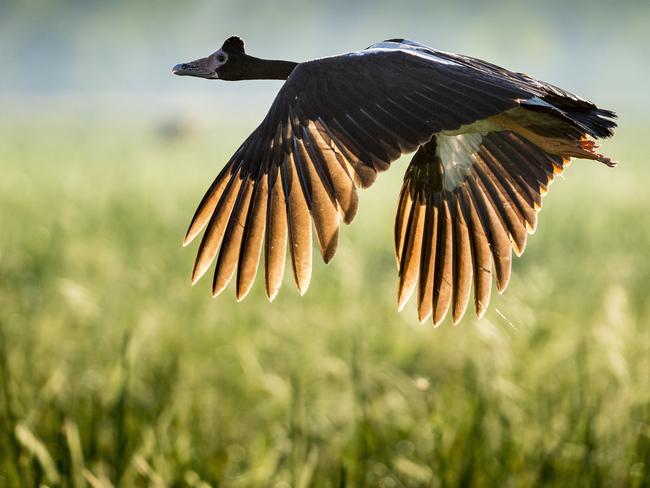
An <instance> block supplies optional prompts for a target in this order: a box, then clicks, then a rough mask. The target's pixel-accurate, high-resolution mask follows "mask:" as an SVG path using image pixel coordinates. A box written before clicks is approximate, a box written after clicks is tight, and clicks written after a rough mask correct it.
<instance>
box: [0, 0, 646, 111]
mask: <svg viewBox="0 0 650 488" xmlns="http://www.w3.org/2000/svg"><path fill="white" fill-rule="evenodd" d="M372 5H373V7H372V8H368V4H364V3H359V4H349V3H346V2H341V1H337V2H329V3H326V4H325V3H304V2H296V1H285V2H280V3H273V4H272V5H271V4H257V3H255V2H250V1H243V2H237V3H223V2H219V3H215V2H209V1H207V0H200V1H192V2H184V3H182V4H177V3H175V2H171V1H164V2H158V3H157V4H156V5H155V8H154V7H152V6H151V4H150V3H149V2H145V1H143V0H138V1H134V2H97V1H91V2H88V1H82V0H61V1H58V2H47V1H45V0H30V1H17V0H10V1H6V2H3V4H2V6H0V44H1V45H3V50H2V51H0V66H4V67H5V69H4V70H3V71H4V73H3V76H2V77H0V104H2V105H3V107H5V108H4V110H5V113H7V114H10V115H11V116H15V117H20V116H21V115H22V116H24V115H27V116H34V115H35V114H40V115H43V116H69V115H73V114H74V113H79V114H81V115H84V114H89V113H92V114H94V115H96V116H107V117H110V116H114V115H123V114H125V113H126V114H128V115H129V116H130V117H133V118H134V119H136V120H137V119H138V118H141V117H151V116H154V117H155V116H159V115H164V116H183V117H191V118H195V119H197V120H202V119H203V120H214V119H215V118H218V117H222V118H223V116H224V115H225V116H226V117H229V118H232V117H236V118H238V119H248V118H249V117H250V118H251V119H253V120H257V119H260V118H261V117H262V116H263V115H264V114H265V113H266V110H267V109H268V106H269V104H270V101H271V100H272V98H273V96H274V95H275V93H276V92H277V90H278V88H279V86H280V82H268V81H266V82H260V81H255V82H240V83H226V82H220V81H206V80H188V79H187V78H185V79H181V78H177V77H174V76H172V75H171V71H170V70H171V67H172V66H173V65H174V64H176V63H178V62H182V61H188V60H191V59H196V58H198V57H203V56H205V55H207V54H209V53H211V52H213V51H215V50H216V49H218V48H219V47H220V45H221V43H222V42H223V40H224V39H225V38H227V37H228V36H230V35H239V36H241V37H242V38H243V39H244V41H245V42H246V47H247V51H248V52H250V53H251V54H253V55H255V56H258V57H266V58H275V59H278V58H280V59H281V58H284V59H291V60H296V61H303V60H308V59H313V58H317V57H322V56H328V55H332V54H337V53H340V52H347V51H353V50H359V49H364V48H365V47H367V46H368V45H370V44H373V43H374V42H378V41H381V40H384V39H388V38H392V37H405V38H410V39H414V40H417V41H419V42H422V43H424V44H427V45H429V46H431V47H433V48H435V49H439V50H445V51H452V52H458V53H462V54H466V55H470V56H474V57H479V58H483V59H486V60H488V61H490V62H493V63H495V64H499V65H501V66H504V67H506V68H508V69H512V70H515V71H523V72H526V73H528V74H530V75H532V76H534V77H537V78H539V79H542V80H545V81H549V82H551V83H554V84H557V85H559V86H562V87H563V88H566V89H568V90H569V91H573V92H574V93H576V94H578V95H580V96H582V97H583V98H587V99H591V100H592V101H594V102H595V103H597V104H598V105H601V106H604V107H606V108H609V109H613V110H615V111H617V112H618V113H620V114H621V115H622V118H624V119H625V120H629V121H630V122H632V123H634V122H636V121H638V120H640V119H642V118H643V117H644V116H645V114H646V113H647V112H648V110H650V97H648V96H647V93H646V90H647V87H646V84H647V83H646V80H647V79H648V78H649V77H650V63H647V62H640V60H641V59H645V57H646V54H647V53H645V50H646V49H647V46H648V45H649V43H650V33H649V32H648V29H647V25H649V24H650V6H648V4H647V3H646V2H641V1H638V2H637V1H628V2H625V3H623V4H619V3H613V2H605V1H602V2H588V1H586V0H585V1H575V2H571V3H569V4H565V3H564V2H561V1H559V0H553V1H551V2H544V3H543V4H537V3H534V4H529V3H521V2H516V1H505V2H499V3H498V4H489V5H484V4H483V3H482V2H479V1H473V0H463V1H460V2H454V3H452V4H446V3H443V2H433V3H429V2H425V1H417V2H411V3H410V4H409V5H408V7H405V8H402V9H400V10H399V11H398V12H395V9H394V8H393V9H391V5H392V3H391V2H388V1H379V2H373V4H372ZM298 9H299V11H300V14H297V12H298ZM342 9H345V15H341V11H342ZM251 12H254V15H251ZM285 24H286V25H285Z"/></svg>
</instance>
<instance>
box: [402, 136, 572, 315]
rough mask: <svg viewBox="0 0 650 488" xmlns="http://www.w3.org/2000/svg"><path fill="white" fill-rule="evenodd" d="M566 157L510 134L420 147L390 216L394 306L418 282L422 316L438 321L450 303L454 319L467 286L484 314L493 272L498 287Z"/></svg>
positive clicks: (438, 139) (532, 227)
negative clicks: (396, 277)
mask: <svg viewBox="0 0 650 488" xmlns="http://www.w3.org/2000/svg"><path fill="white" fill-rule="evenodd" d="M568 161H569V160H568V158H563V157H561V156H554V155H550V154H547V153H546V152H544V151H543V150H542V149H540V148H539V147H537V146H536V145H534V144H532V143H531V142H529V141H528V140H526V139H525V138H523V137H521V136H519V135H518V134H515V133H513V132H509V131H503V132H491V133H489V134H479V133H468V134H460V135H456V136H445V135H438V136H436V137H435V138H433V139H432V140H431V141H430V142H429V143H428V144H426V145H425V146H423V147H422V148H421V149H420V150H419V151H418V153H416V156H415V157H414V158H413V160H412V161H411V164H410V165H409V167H408V169H407V171H406V175H405V178H404V185H403V186H402V191H401V193H400V199H399V205H398V210H397V217H396V220H395V253H396V256H397V263H398V269H399V288H398V307H399V308H402V307H403V306H404V304H405V303H406V301H407V300H408V298H409V297H410V296H411V294H412V293H413V292H414V291H415V290H416V286H417V299H418V300H417V302H418V316H419V318H420V321H424V320H426V319H427V318H428V317H430V316H431V317H432V319H433V323H434V324H435V325H437V324H439V323H440V322H441V321H442V320H443V319H444V318H445V316H446V314H447V310H448V309H449V308H450V305H451V311H452V317H453V321H454V323H457V322H458V321H459V320H460V318H461V317H462V316H463V314H464V313H465V309H466V308H467V304H468V301H469V297H470V291H471V289H472V283H473V289H474V302H475V307H476V313H477V315H478V316H479V317H480V316H482V315H483V314H484V313H485V311H486V310H487V306H488V303H489V301H490V291H491V288H492V275H493V274H494V275H496V285H497V290H498V291H499V292H502V291H503V290H504V289H505V288H506V286H507V285H508V281H509V279H510V269H511V260H512V250H514V251H515V253H516V254H517V255H520V254H521V253H522V252H523V250H524V247H525V245H526V238H527V234H528V233H530V232H533V231H534V230H535V227H536V225H537V212H538V211H539V209H540V208H541V205H542V196H543V195H544V194H545V193H546V191H547V189H548V185H549V184H550V183H551V182H552V181H553V178H554V177H555V175H556V174H558V173H561V172H562V171H563V169H564V166H565V165H566V164H567V163H568ZM454 165H455V168H453V166H454ZM450 170H451V171H450Z"/></svg>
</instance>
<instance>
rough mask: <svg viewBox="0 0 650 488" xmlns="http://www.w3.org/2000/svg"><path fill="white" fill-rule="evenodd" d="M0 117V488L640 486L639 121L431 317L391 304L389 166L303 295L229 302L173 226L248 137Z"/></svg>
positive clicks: (644, 291) (647, 327) (646, 272)
mask: <svg viewBox="0 0 650 488" xmlns="http://www.w3.org/2000/svg"><path fill="white" fill-rule="evenodd" d="M0 130H1V131H2V134H3V136H2V138H1V139H0V171H1V176H0V226H1V227H0V419H1V420H2V422H0V485H6V486H20V485H24V486H37V485H39V484H44V485H48V486H75V487H77V486H86V485H89V486H111V485H113V486H165V485H174V486H195V487H199V486H208V485H219V486H235V487H237V486H242V487H243V486H278V487H282V486H294V487H306V486H364V485H366V486H381V487H402V486H409V487H410V486H440V487H445V486H541V485H545V486H546V485H551V486H553V485H555V486H573V485H582V486H600V485H607V486H635V487H641V486H648V485H650V321H649V318H650V300H648V289H650V260H649V259H648V252H649V251H650V220H649V219H648V209H650V194H649V193H648V191H647V181H648V177H650V170H649V169H648V167H647V164H646V161H645V158H644V154H643V152H642V151H643V142H644V141H643V139H642V137H643V134H644V131H645V128H638V129H635V128H634V127H623V128H622V130H621V131H620V132H619V134H618V136H617V138H616V139H615V140H614V141H612V142H611V143H608V146H607V147H606V148H604V150H606V151H608V152H610V153H612V154H613V155H615V156H616V157H617V158H618V159H619V160H621V162H622V164H621V165H620V167H619V168H617V169H615V170H610V169H608V168H605V167H603V166H599V165H597V164H595V163H591V162H583V161H578V162H575V163H573V164H572V166H571V167H570V168H569V169H568V171H567V172H566V174H565V175H566V176H565V178H564V179H559V180H558V181H557V182H556V183H554V185H553V187H552V189H551V191H550V194H549V196H548V197H547V199H546V202H545V208H544V210H543V212H542V214H541V216H540V224H539V229H538V232H537V234H536V235H535V236H533V237H531V239H530V241H529V245H528V249H527V251H526V254H525V256H524V257H523V258H522V259H517V260H516V262H515V264H514V273H513V279H512V282H511V284H510V287H509V289H508V290H507V292H506V293H505V294H504V295H503V296H495V297H494V298H493V302H492V305H491V308H490V311H489V312H488V314H487V316H486V318H484V319H483V320H481V321H478V320H476V319H475V318H474V317H473V316H472V315H468V316H467V317H466V318H465V319H464V320H463V322H462V323H461V324H460V325H459V326H457V327H453V326H452V325H451V324H450V323H445V324H443V326H441V327H440V328H438V329H433V328H432V327H431V325H430V324H429V323H426V324H424V325H418V324H417V320H416V314H415V310H414V307H413V305H412V304H411V306H410V307H408V308H407V310H406V311H404V312H402V313H397V312H396V310H395V301H396V299H395V294H396V291H395V278H396V276H395V275H396V273H395V264H394V258H393V254H392V242H391V236H392V234H391V227H392V217H393V212H394V209H395V205H396V196H397V191H398V188H399V185H400V180H401V173H402V171H403V169H404V165H405V162H404V161H401V162H398V163H396V165H395V168H393V169H392V170H391V171H389V172H388V173H387V174H386V175H384V176H382V178H380V181H379V182H378V183H377V184H376V185H375V187H373V188H372V189H370V190H368V191H365V192H364V193H363V195H362V201H361V210H360V213H359V216H358V217H357V220H356V221H355V223H354V224H353V225H352V226H351V227H346V228H345V229H343V232H342V238H341V243H340V247H339V250H338V253H337V256H336V258H335V260H334V261H333V263H331V265H329V266H325V265H323V264H322V263H320V262H317V263H315V271H314V277H313V280H312V285H311V288H310V289H309V291H308V293H307V294H306V295H305V296H304V297H299V296H298V294H297V292H296V291H295V289H294V288H293V284H292V283H291V280H290V277H288V278H287V279H286V280H285V286H284V288H283V290H282V291H281V293H280V295H279V297H278V299H277V300H276V301H275V302H274V303H273V304H269V303H267V301H266V300H265V298H264V294H263V290H262V287H261V286H260V283H256V285H255V287H254V289H253V291H252V293H251V295H250V296H249V297H248V298H246V300H245V301H243V302H242V303H239V304H237V303H236V302H235V300H234V296H233V295H234V293H233V292H232V290H227V292H226V293H225V294H224V295H223V296H220V297H219V298H217V299H214V300H213V299H211V298H210V293H209V281H210V280H209V279H208V280H204V282H201V283H200V284H199V285H197V286H195V287H190V286H189V272H190V269H191V264H192V259H193V253H194V251H195V248H196V246H195V245H193V246H190V248H189V249H183V248H181V246H180V241H181V238H182V236H183V233H184V230H185V226H186V224H187V223H188V218H189V217H190V216H191V214H192V212H193V210H194V206H195V204H196V203H197V201H198V198H199V197H200V196H201V195H202V192H203V191H204V190H205V188H206V187H207V185H208V184H209V182H210V180H211V178H212V177H213V176H214V175H215V174H216V173H217V171H218V169H219V168H220V167H221V165H222V164H223V162H224V161H225V159H226V157H227V156H228V153H229V152H231V151H232V150H233V149H234V148H235V146H236V145H237V143H238V141H239V140H240V139H241V138H242V135H243V134H244V129H241V130H240V129H239V128H233V129H230V132H229V133H227V134H224V133H223V131H214V130H208V129H207V128H206V129H204V130H198V131H196V132H192V133H190V134H188V135H186V136H184V137H180V138H171V139H169V138H164V137H162V136H161V135H160V133H159V132H157V131H155V130H153V129H151V128H149V127H147V126H145V125H137V124H134V125H132V126H128V127H126V128H122V129H119V128H117V127H116V126H115V125H114V124H111V123H110V122H93V123H90V124H87V125H85V126H82V125H81V124H76V125H75V124H72V123H68V122H65V123H60V124H58V125H57V124H53V123H48V124H45V123H43V124H38V123H33V124H23V125H19V126H17V127H15V126H10V125H9V123H8V122H7V121H5V122H3V123H2V127H1V128H0ZM288 274H289V275H290V273H288ZM495 295H496V294H495Z"/></svg>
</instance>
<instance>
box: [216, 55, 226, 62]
mask: <svg viewBox="0 0 650 488" xmlns="http://www.w3.org/2000/svg"><path fill="white" fill-rule="evenodd" d="M225 60H226V57H225V56H217V61H219V62H220V63H223V62H224V61H225Z"/></svg>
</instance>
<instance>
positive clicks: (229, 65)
mask: <svg viewBox="0 0 650 488" xmlns="http://www.w3.org/2000/svg"><path fill="white" fill-rule="evenodd" d="M245 58H246V54H245V51H244V41H242V40H241V39H240V38H239V37H237V36H232V37H229V38H228V39H226V40H225V42H224V43H223V46H221V49H219V50H218V51H215V52H213V53H212V54H210V55H209V56H208V57H207V58H201V59H197V60H196V61H190V62H187V63H180V64H177V65H176V66H174V68H173V69H172V73H174V74H175V75H178V76H195V77H197V78H206V79H209V80H217V79H218V80H240V79H242V78H241V76H240V71H241V64H243V62H244V61H245Z"/></svg>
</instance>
